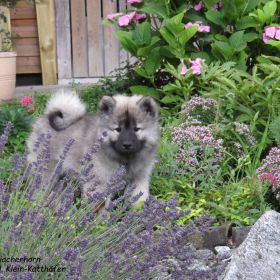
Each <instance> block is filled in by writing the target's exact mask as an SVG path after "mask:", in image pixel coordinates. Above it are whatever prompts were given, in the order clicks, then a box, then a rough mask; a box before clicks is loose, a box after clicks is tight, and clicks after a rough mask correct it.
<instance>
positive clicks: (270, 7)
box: [263, 1, 277, 21]
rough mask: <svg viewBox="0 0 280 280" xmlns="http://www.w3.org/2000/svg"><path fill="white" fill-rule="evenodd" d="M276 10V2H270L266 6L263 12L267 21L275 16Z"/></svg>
mask: <svg viewBox="0 0 280 280" xmlns="http://www.w3.org/2000/svg"><path fill="white" fill-rule="evenodd" d="M276 9H277V4H276V2H275V1H269V2H267V3H266V4H265V5H264V7H263V12H264V16H265V19H266V21H268V20H270V19H271V18H272V17H273V16H274V14H275V12H276Z"/></svg>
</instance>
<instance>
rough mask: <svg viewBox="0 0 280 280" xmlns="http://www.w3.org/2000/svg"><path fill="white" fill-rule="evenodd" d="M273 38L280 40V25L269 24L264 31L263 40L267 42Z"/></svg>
mask: <svg viewBox="0 0 280 280" xmlns="http://www.w3.org/2000/svg"><path fill="white" fill-rule="evenodd" d="M271 39H276V40H280V27H279V26H267V27H265V29H264V32H263V41H264V42H265V43H267V42H268V41H269V40H271Z"/></svg>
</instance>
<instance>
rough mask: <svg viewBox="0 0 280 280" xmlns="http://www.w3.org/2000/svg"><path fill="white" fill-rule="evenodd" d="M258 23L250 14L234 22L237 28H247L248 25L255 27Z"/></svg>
mask: <svg viewBox="0 0 280 280" xmlns="http://www.w3.org/2000/svg"><path fill="white" fill-rule="evenodd" d="M258 25H259V23H258V22H257V21H256V20H255V19H254V18H253V17H250V16H246V17H242V18H241V19H240V20H238V21H237V23H236V29H237V30H242V29H247V28H249V27H257V26H258Z"/></svg>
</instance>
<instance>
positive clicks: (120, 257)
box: [0, 126, 225, 279]
mask: <svg viewBox="0 0 280 280" xmlns="http://www.w3.org/2000/svg"><path fill="white" fill-rule="evenodd" d="M8 128H9V126H8ZM8 128H7V131H8ZM7 131H6V132H5V137H6V135H7ZM104 136H105V135H104ZM50 137H51V135H49V134H48V133H46V134H44V135H41V136H40V140H42V141H39V143H38V145H37V147H36V149H38V152H39V155H38V157H37V160H36V161H35V162H33V163H32V164H30V165H29V166H27V167H25V168H24V167H23V166H22V165H21V164H16V166H17V173H18V172H19V169H21V170H22V172H21V174H20V175H19V176H18V177H16V176H17V175H16V174H15V178H14V180H13V182H12V183H11V184H12V186H11V188H10V183H9V182H7V183H4V182H3V181H1V180H0V206H1V207H0V209H1V211H0V218H1V220H2V223H1V227H0V231H1V232H2V233H1V234H0V246H1V247H2V248H5V250H4V251H3V254H4V255H3V254H2V256H1V257H10V256H11V254H12V255H15V256H19V257H21V256H26V255H28V256H35V257H38V258H40V263H39V264H38V263H34V262H30V263H28V265H32V266H37V265H39V267H44V266H47V267H50V266H57V265H61V266H65V267H66V270H65V271H63V272H61V273H60V274H59V275H60V277H61V279H68V278H69V279H149V278H152V277H154V276H156V274H155V273H156V271H158V269H159V267H160V265H161V263H162V262H165V261H166V260H168V259H171V258H176V259H177V257H178V256H180V258H178V259H177V265H176V266H173V265H171V263H168V264H166V267H167V268H168V274H169V275H170V277H173V278H176V279H185V278H186V277H187V278H188V279H197V276H198V275H201V273H202V274H203V275H205V276H207V277H208V278H209V277H210V278H209V279H215V278H217V277H218V275H219V274H221V272H222V270H223V269H224V267H225V265H223V264H221V269H219V270H218V269H212V268H210V267H209V269H207V270H204V271H203V272H202V271H200V270H199V269H196V268H193V267H191V266H190V264H192V263H193V262H195V260H196V259H197V258H199V256H198V255H196V251H195V250H194V248H193V247H192V246H190V245H189V244H183V243H182V242H183V240H184V239H185V238H186V237H187V236H189V235H190V234H193V233H195V232H196V231H201V230H205V228H207V227H208V226H209V223H210V220H209V219H208V218H202V219H200V220H199V221H197V223H196V224H195V223H191V224H189V225H188V226H185V227H182V226H179V225H176V223H175V221H176V220H177V219H179V218H180V217H183V216H184V215H187V214H188V212H187V211H183V210H179V208H178V197H177V196H175V197H172V198H171V199H170V200H169V201H166V202H164V201H161V200H157V199H156V198H154V197H152V196H151V197H149V198H148V200H147V201H146V203H144V205H143V208H142V209H139V210H137V211H136V210H134V211H132V210H131V211H128V209H129V208H130V207H131V205H133V203H134V202H135V201H136V200H137V199H138V198H139V197H137V198H135V197H131V193H132V192H133V190H134V188H135V187H136V186H128V187H127V188H126V186H127V182H126V181H125V180H124V179H123V177H124V175H125V174H126V167H125V166H121V168H120V170H119V171H118V172H117V174H115V175H114V176H113V178H111V180H110V185H109V186H108V189H107V190H106V191H105V193H97V192H93V195H92V199H91V200H89V201H87V202H85V201H81V202H79V203H76V202H75V196H74V191H75V189H77V188H78V187H79V183H78V184H77V183H76V181H77V178H83V177H85V176H86V178H92V176H93V175H94V168H88V169H87V167H88V165H89V164H90V163H91V162H93V165H94V151H96V149H97V148H98V146H99V145H100V144H99V143H96V144H95V146H94V147H92V149H91V151H88V152H87V155H86V156H85V157H84V159H83V161H82V162H81V169H80V171H79V170H75V172H73V171H69V172H67V173H66V177H65V178H63V179H61V182H60V183H61V185H60V187H59V191H55V192H53V193H52V194H51V196H50V190H54V188H53V187H54V185H53V182H52V181H50V186H42V185H41V181H40V180H41V178H42V177H44V175H45V174H44V172H45V171H46V169H45V168H46V166H45V160H46V159H47V158H48V147H47V146H48V144H49V139H50ZM1 139H4V137H2V138H1ZM5 141H6V138H5ZM101 141H102V140H101ZM72 144H73V140H71V139H70V140H69V141H68V143H67V144H66V146H65V148H64V150H63V152H62V154H61V156H60V158H61V161H62V162H63V160H64V159H65V157H66V156H67V154H68V153H69V150H70V149H71V146H72ZM87 160H89V161H88V162H87ZM85 169H86V171H85ZM11 172H13V171H11ZM93 178H94V177H93ZM96 184H97V182H96ZM95 187H96V188H98V184H97V185H96V186H95ZM8 190H9V192H8ZM126 190H127V191H126ZM122 193H123V194H122ZM116 195H117V197H116V199H115V200H112V201H111V204H110V205H109V207H108V209H107V210H105V209H103V210H104V211H102V212H101V213H99V214H97V213H96V211H95V209H96V204H97V203H98V202H99V203H100V202H104V201H105V199H107V198H108V197H114V196H116ZM46 197H51V201H47V200H46ZM30 198H32V200H30ZM49 202H50V203H49ZM4 232H5V234H4ZM26 252H28V254H27V253H26ZM21 265H24V264H21ZM20 273H21V272H13V274H12V278H13V279H18V278H19V277H25V279H32V274H27V273H25V274H24V275H23V274H20ZM158 273H160V271H159V272H158ZM2 276H3V277H4V278H5V277H7V276H9V277H10V276H11V275H8V272H7V273H6V272H5V271H3V270H2ZM33 276H34V274H33ZM40 277H41V278H44V279H45V278H48V277H50V278H52V279H54V278H55V277H56V274H54V273H52V272H46V271H45V272H40Z"/></svg>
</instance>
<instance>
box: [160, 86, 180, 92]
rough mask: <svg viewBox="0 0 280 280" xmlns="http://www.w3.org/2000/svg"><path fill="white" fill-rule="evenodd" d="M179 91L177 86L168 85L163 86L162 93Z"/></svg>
mask: <svg viewBox="0 0 280 280" xmlns="http://www.w3.org/2000/svg"><path fill="white" fill-rule="evenodd" d="M178 89H180V87H178V86H177V85H174V84H168V85H165V86H164V87H163V88H162V90H163V91H166V92H167V91H174V90H178Z"/></svg>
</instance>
